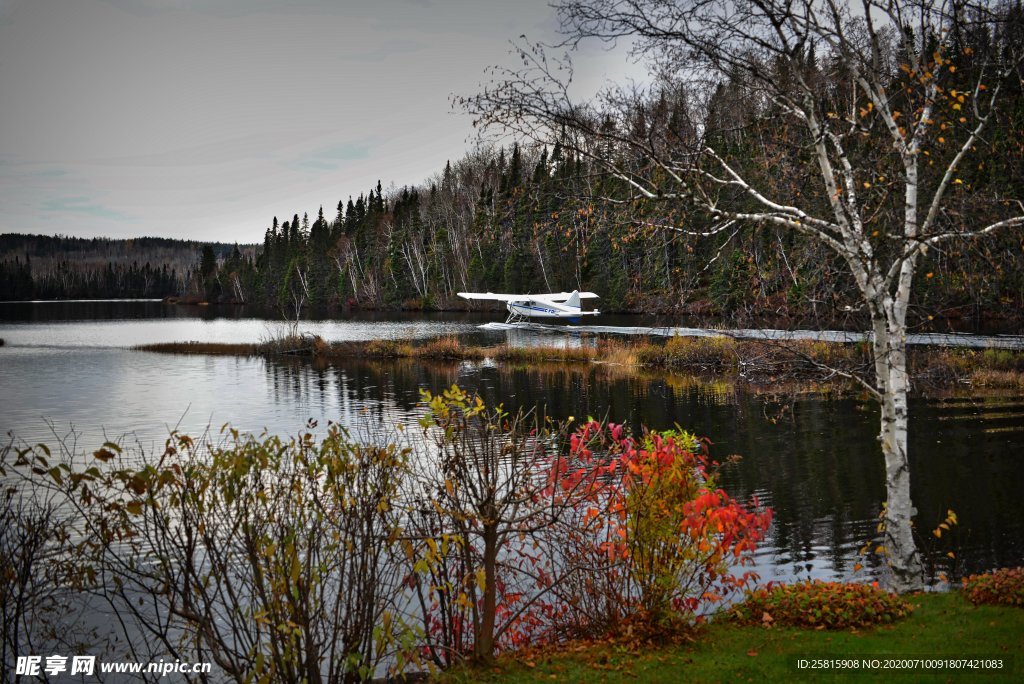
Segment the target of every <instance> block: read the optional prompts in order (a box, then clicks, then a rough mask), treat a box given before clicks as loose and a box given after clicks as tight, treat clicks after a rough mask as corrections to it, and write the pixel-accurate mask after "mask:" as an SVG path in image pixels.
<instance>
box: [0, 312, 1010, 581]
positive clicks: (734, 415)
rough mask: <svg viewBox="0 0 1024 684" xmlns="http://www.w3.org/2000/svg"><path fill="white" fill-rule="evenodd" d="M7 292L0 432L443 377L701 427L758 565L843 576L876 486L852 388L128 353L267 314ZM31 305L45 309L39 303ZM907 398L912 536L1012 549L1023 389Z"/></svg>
mask: <svg viewBox="0 0 1024 684" xmlns="http://www.w3.org/2000/svg"><path fill="white" fill-rule="evenodd" d="M14 306H15V305H2V306H0V319H6V321H7V322H5V323H2V324H0V337H2V338H5V339H6V340H7V342H8V344H7V345H6V346H4V347H2V348H0V433H6V432H7V431H9V430H10V431H13V432H14V433H15V434H16V435H17V436H18V437H19V438H21V439H23V440H24V441H26V442H29V443H36V442H41V441H42V442H51V443H52V441H53V439H54V437H53V434H52V433H51V431H50V428H49V426H48V425H47V422H46V419H51V420H53V421H54V427H55V430H56V432H58V434H64V433H65V432H66V431H67V430H68V428H69V426H72V425H73V426H74V427H75V428H76V429H77V430H78V432H79V434H80V438H79V444H80V446H81V448H83V449H94V448H96V447H97V446H98V445H99V444H100V443H101V442H102V441H104V439H105V437H106V436H110V437H118V436H121V435H128V438H129V440H132V441H134V440H138V441H139V442H140V443H141V444H142V445H143V446H145V447H147V448H149V449H153V448H158V447H160V446H162V444H163V441H164V439H165V438H166V436H167V432H168V430H170V429H172V428H174V427H179V428H180V429H181V430H182V431H184V432H186V433H189V434H199V433H202V432H203V431H204V430H206V429H207V427H212V429H213V430H214V431H216V430H217V429H218V428H219V426H220V425H221V424H223V423H228V422H230V423H232V424H233V425H234V426H235V427H237V428H238V429H240V430H243V431H251V432H260V431H262V430H263V429H267V430H269V431H270V432H274V433H278V434H283V435H289V434H296V433H297V432H298V431H299V430H300V429H302V427H303V426H304V425H305V424H306V422H307V421H308V420H309V419H313V420H316V421H318V422H319V423H320V425H321V426H324V425H326V423H327V421H330V420H333V421H336V422H340V423H341V424H343V425H345V426H346V427H349V428H350V429H353V430H356V431H358V430H359V429H360V428H361V427H363V426H371V427H372V426H375V425H379V424H381V423H384V424H386V425H389V426H390V425H394V424H396V423H404V424H406V425H414V424H415V421H416V419H417V417H418V416H419V415H420V408H419V406H418V402H419V399H420V390H421V389H429V390H431V391H433V392H438V391H441V390H443V389H444V388H446V387H449V386H451V385H452V384H453V383H458V384H460V385H462V386H463V387H466V388H468V389H471V390H474V391H478V392H479V393H480V394H481V395H482V396H483V397H484V399H485V400H486V401H488V402H489V403H494V404H496V403H499V402H501V403H504V404H505V406H506V408H508V409H509V410H516V409H518V408H527V409H534V410H537V411H539V412H541V413H546V414H548V415H551V416H553V417H555V418H559V419H561V418H566V417H568V416H575V417H577V418H579V419H582V418H585V417H587V416H593V417H596V418H605V417H608V418H610V419H612V420H616V421H621V422H626V423H628V424H629V425H631V426H632V427H633V428H634V429H638V428H639V427H640V425H642V424H643V425H647V426H650V427H652V428H655V429H667V428H671V427H673V426H674V425H677V424H678V425H680V426H682V427H684V428H686V429H689V430H692V431H694V432H696V433H698V434H701V435H705V436H707V437H708V438H709V439H711V440H712V442H713V446H712V454H713V455H714V456H715V457H716V458H718V459H720V460H723V461H724V460H725V459H726V457H728V456H730V455H734V454H736V455H739V456H741V457H742V458H741V459H739V460H736V461H735V462H730V463H729V464H728V465H726V466H725V467H724V470H723V477H722V483H723V485H724V486H725V488H726V489H727V490H729V492H730V493H731V494H733V495H734V496H737V497H739V498H741V499H749V498H751V497H754V496H757V497H758V498H759V499H760V500H761V501H762V502H763V503H764V504H766V505H770V506H771V507H772V508H774V509H775V511H776V517H775V522H774V525H773V529H772V533H771V538H770V540H769V543H768V544H766V545H765V546H764V547H763V548H762V550H761V551H760V553H759V555H758V557H757V562H758V568H759V570H760V571H761V574H762V575H763V576H764V577H765V578H766V579H767V578H773V577H779V578H792V577H794V576H799V577H806V576H808V575H810V576H818V577H847V576H849V575H850V574H851V573H852V572H853V566H854V563H856V562H858V560H859V559H858V557H857V549H858V548H859V547H860V546H861V544H862V543H863V542H864V541H865V540H867V539H869V538H871V537H873V536H874V534H875V526H876V524H877V515H878V512H879V509H880V506H881V502H882V500H883V498H884V487H883V464H882V457H881V454H880V452H879V449H878V444H877V441H876V438H875V435H876V433H877V425H878V415H877V410H876V408H875V406H874V405H873V403H871V402H870V401H866V400H862V399H858V398H849V397H847V398H828V397H822V396H800V395H797V396H790V395H788V394H786V393H785V392H781V391H780V392H779V393H778V394H777V395H775V396H755V395H753V394H751V393H750V392H747V391H743V390H742V389H737V388H736V386H734V385H733V384H730V383H728V382H725V381H709V380H707V379H695V378H690V377H685V376H677V375H663V374H653V373H652V374H646V375H645V374H637V373H631V372H626V371H624V370H623V369H621V368H616V367H611V366H590V367H586V368H582V369H580V368H570V367H568V366H564V365H563V366H551V367H548V368H543V369H537V368H530V369H527V368H523V367H515V366H507V365H506V366H501V367H499V366H496V365H494V364H489V363H481V364H476V363H463V364H432V363H425V362H422V361H411V360H403V361H396V362H391V363H366V362H350V363H344V364H339V365H323V364H319V365H318V364H311V363H309V362H307V361H304V360H301V359H285V360H273V361H268V360H264V359H260V358H233V357H198V356H171V355H160V354H150V353H140V352H131V351H127V350H125V349H124V348H123V347H125V346H127V345H129V344H137V343H139V339H140V338H156V340H157V341H168V340H174V339H223V340H224V341H229V340H235V339H238V340H243V341H252V339H253V335H254V334H255V336H256V337H257V338H258V337H259V334H260V332H261V331H262V330H264V329H265V328H266V327H267V326H269V325H275V323H273V322H268V321H265V320H262V319H252V318H236V319H226V318H217V319H216V320H213V321H204V320H202V319H201V318H196V317H194V316H180V315H178V314H179V313H181V312H182V307H168V306H167V305H164V304H162V303H159V302H156V303H151V302H148V303H147V302H142V303H140V302H132V303H129V304H125V305H123V306H122V305H121V304H110V303H99V304H95V305H93V304H90V305H87V306H84V307H83V305H81V304H80V303H75V304H74V305H73V306H72V305H68V306H69V307H71V308H68V309H67V310H66V311H64V313H63V314H59V313H54V312H55V311H58V309H60V306H58V305H46V306H44V307H39V306H32V305H26V307H27V308H26V310H27V311H35V312H36V313H29V314H25V316H23V319H17V316H15V315H14V314H11V313H10V312H11V307H14ZM50 307H57V308H50ZM44 310H49V313H39V312H41V311H44ZM61 316H63V318H62V317H61ZM72 316H77V317H79V318H76V319H74V320H71V317H72ZM133 316H137V317H135V318H133ZM478 321H479V317H478V318H477V319H473V318H472V317H468V318H467V317H463V318H457V319H452V318H446V317H440V316H436V317H429V316H419V315H410V316H408V317H399V318H395V320H388V321H384V322H382V321H379V320H374V319H373V318H372V317H369V318H354V319H348V320H344V321H321V322H320V323H318V324H317V325H320V326H321V328H322V329H323V330H325V331H328V335H329V336H331V335H333V336H335V338H336V339H341V338H343V339H371V338H373V337H390V338H408V337H410V336H412V337H415V336H423V337H428V336H435V335H437V334H446V332H453V331H454V332H459V331H463V332H459V334H464V335H469V336H482V338H481V339H482V341H484V342H486V343H488V344H494V343H497V342H501V341H505V340H506V339H507V335H506V333H482V332H480V331H478V330H477V328H476V325H477V322H478ZM183 330H184V331H185V332H186V333H187V334H182V333H181V331H183ZM346 336H347V337H346ZM225 338H226V339H225ZM546 339H548V338H547V337H546ZM511 341H512V342H516V343H524V344H525V343H529V339H524V340H517V339H513V340H511ZM592 341H593V338H587V337H580V338H567V341H566V343H567V344H589V343H592ZM911 410H912V416H913V418H912V424H911V433H910V434H911V444H910V447H911V460H912V467H913V496H914V499H915V502H916V505H917V506H918V509H919V514H918V517H917V520H918V525H919V527H920V532H921V533H922V534H921V537H922V540H923V542H924V543H925V544H933V543H934V542H936V541H937V540H935V538H934V537H932V536H931V534H930V531H931V530H932V529H933V528H934V527H935V526H936V525H937V524H938V523H939V522H940V521H941V520H942V519H943V518H944V517H945V515H946V511H947V510H948V509H953V510H954V511H956V512H957V514H958V517H959V519H960V526H959V528H955V529H954V531H953V533H952V534H951V535H947V536H948V537H949V540H950V541H951V542H952V545H951V546H949V547H941V550H942V552H943V553H944V552H945V551H946V550H953V551H955V552H956V555H957V562H958V563H959V564H960V565H961V568H960V569H961V570H962V571H976V570H982V569H987V568H992V567H997V566H1007V565H1017V564H1021V563H1022V562H1024V542H1022V539H1024V497H1022V496H1020V492H1021V491H1024V463H1022V462H1021V460H1020V455H1021V454H1022V453H1024V399H1021V398H1020V397H1012V396H1010V397H990V398H964V397H947V398H938V399H925V398H917V399H914V400H913V401H912V405H911ZM321 429H322V428H321ZM946 538H947V537H944V538H943V543H944V542H945V540H946ZM936 548H940V547H936ZM867 564H868V566H869V567H871V565H870V562H869V563H867Z"/></svg>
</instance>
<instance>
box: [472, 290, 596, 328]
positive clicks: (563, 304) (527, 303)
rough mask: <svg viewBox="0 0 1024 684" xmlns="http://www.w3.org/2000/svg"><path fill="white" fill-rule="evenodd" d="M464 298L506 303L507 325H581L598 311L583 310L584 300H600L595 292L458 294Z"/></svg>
mask: <svg viewBox="0 0 1024 684" xmlns="http://www.w3.org/2000/svg"><path fill="white" fill-rule="evenodd" d="M458 295H459V296H460V297H462V298H463V299H479V300H490V301H496V302H505V308H506V309H508V318H507V319H505V323H517V322H519V321H525V320H526V319H527V318H567V319H569V321H570V322H572V323H578V322H579V320H580V318H581V317H583V316H596V315H597V314H599V313H601V312H600V311H597V310H596V309H595V310H593V311H584V310H583V308H582V306H581V305H580V300H581V299H597V298H598V296H597V295H596V294H594V293H593V292H580V291H579V290H573V291H572V292H551V293H549V294H495V293H494V292H459V293H458Z"/></svg>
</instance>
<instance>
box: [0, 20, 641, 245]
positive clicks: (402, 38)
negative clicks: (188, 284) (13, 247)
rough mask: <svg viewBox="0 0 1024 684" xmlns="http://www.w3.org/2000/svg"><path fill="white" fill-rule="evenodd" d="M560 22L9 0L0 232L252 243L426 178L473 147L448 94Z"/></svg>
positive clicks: (0, 120)
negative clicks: (297, 216)
mask: <svg viewBox="0 0 1024 684" xmlns="http://www.w3.org/2000/svg"><path fill="white" fill-rule="evenodd" d="M552 26H554V20H553V14H552V11H551V10H550V8H549V7H547V0H520V1H519V2H514V3H513V2H503V1H499V0H492V1H486V0H481V1H479V2H472V1H470V0H461V1H457V2H450V1H446V2H442V1H440V0H438V1H436V2H429V1H409V2H399V1H391V2H386V1H377V2H372V1H369V0H360V1H357V2H351V1H344V2H341V1H337V0H296V1H294V2H271V1H270V0H47V1H46V2H42V1H33V2H17V1H16V0H0V93H3V96H2V97H0V232H7V231H18V232H31V231H35V232H64V233H68V234H76V235H84V236H90V235H113V236H123V235H126V234H131V233H144V234H150V235H168V236H181V237H200V236H204V237H205V236H209V237H216V238H220V239H224V240H238V241H253V240H258V239H260V237H261V236H262V233H263V230H264V228H265V227H266V225H267V224H268V223H269V221H270V218H271V217H272V216H274V215H279V216H282V215H287V216H290V215H291V214H293V213H295V212H299V213H302V212H303V211H310V212H312V211H314V210H315V209H316V207H318V206H319V205H321V204H323V205H324V206H325V207H327V206H333V205H334V204H335V203H337V201H338V200H340V199H343V198H347V197H348V196H349V195H358V194H359V193H360V192H365V191H366V189H368V188H369V187H370V186H371V185H373V184H375V183H376V181H377V180H378V179H380V180H381V181H382V182H383V183H384V185H385V186H387V185H389V184H390V183H392V182H393V183H395V184H396V185H399V186H401V185H406V184H413V183H419V182H421V181H422V180H423V179H424V178H425V177H427V176H428V175H430V174H433V173H435V172H437V171H439V170H440V169H442V168H443V166H444V163H445V161H446V160H447V159H456V158H458V157H460V156H461V155H462V153H463V151H464V150H465V149H466V148H467V147H468V145H469V144H471V143H470V142H468V141H469V140H470V139H471V137H472V128H471V126H470V121H469V119H468V117H465V116H461V115H457V114H456V115H453V114H452V111H451V106H450V102H449V95H450V94H451V93H452V92H457V93H469V92H474V91H475V90H476V89H477V88H478V86H479V84H480V83H481V82H482V81H483V80H484V79H485V78H486V76H485V75H484V69H485V67H487V66H488V65H493V64H499V63H504V64H509V63H510V58H509V56H508V54H507V53H508V49H509V46H508V41H509V40H510V39H513V38H515V37H516V36H518V35H520V34H522V33H526V34H527V35H529V36H530V37H531V38H534V39H542V38H545V37H548V38H550V37H553V36H552V34H551V30H552ZM624 66H628V65H627V63H626V61H625V60H624V58H623V57H622V55H621V54H612V53H604V52H602V51H600V50H595V51H592V52H588V53H585V54H583V55H581V61H580V63H579V64H578V69H577V82H578V83H581V84H586V87H590V88H592V89H596V88H597V86H598V85H599V84H600V83H601V81H602V80H603V78H604V77H605V74H607V73H614V72H616V70H621V69H622V68H623V67H624ZM62 217H63V218H64V219H66V221H67V223H66V225H64V224H61V219H62ZM130 217H135V218H134V219H133V220H131V221H129V220H127V219H129V218H130Z"/></svg>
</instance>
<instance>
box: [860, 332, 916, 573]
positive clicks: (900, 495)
mask: <svg viewBox="0 0 1024 684" xmlns="http://www.w3.org/2000/svg"><path fill="white" fill-rule="evenodd" d="M873 332H874V339H873V342H872V344H873V345H874V358H875V376H876V382H877V384H878V387H879V388H880V390H881V395H882V399H881V401H880V402H879V406H880V413H881V430H880V432H879V434H878V440H879V442H880V443H881V446H882V455H883V457H884V458H885V491H886V505H885V515H884V522H885V531H884V536H883V547H884V549H885V556H886V559H887V560H888V563H889V568H890V570H891V572H892V575H893V577H892V586H893V588H895V589H896V590H897V591H900V592H907V591H919V590H920V589H922V588H923V571H922V566H921V559H920V555H919V554H918V551H917V545H916V544H915V542H914V535H913V518H914V515H916V513H917V510H916V509H915V508H914V505H913V500H912V498H911V495H910V461H909V457H908V456H909V455H908V450H907V434H908V431H909V420H910V413H909V411H908V406H907V395H908V390H909V388H910V382H909V376H908V375H907V354H906V325H905V324H904V323H903V322H902V321H892V322H891V323H890V321H888V320H886V319H882V320H876V321H875V325H874V331H873Z"/></svg>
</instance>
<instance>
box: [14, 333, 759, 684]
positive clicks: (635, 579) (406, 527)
mask: <svg viewBox="0 0 1024 684" xmlns="http://www.w3.org/2000/svg"><path fill="white" fill-rule="evenodd" d="M394 344H395V343H380V348H381V351H385V350H387V349H392V350H393V349H394V346H393V345H394ZM442 344H443V343H442ZM423 405H424V408H425V411H424V414H423V416H422V419H421V421H420V423H419V425H420V427H421V428H422V432H418V433H417V431H416V430H409V429H408V428H402V429H398V428H395V429H394V430H391V431H389V430H388V429H387V428H385V427H381V428H379V429H378V430H377V431H375V432H372V433H371V432H366V433H363V434H362V436H361V437H360V438H356V437H354V436H353V435H351V434H349V433H348V432H347V431H346V430H344V429H342V428H341V427H339V426H337V425H334V424H329V425H328V426H327V427H326V429H325V430H320V429H316V426H315V425H314V424H310V425H309V426H308V428H307V429H306V430H304V431H302V432H300V433H299V434H298V435H297V436H296V437H294V438H290V439H282V438H280V437H277V436H274V435H266V434H264V435H250V434H245V433H240V432H239V431H237V430H234V429H231V428H230V427H228V426H225V427H224V428H223V429H222V431H221V435H220V437H215V436H211V435H206V436H204V437H203V438H202V439H200V440H197V439H193V438H191V437H189V436H187V435H182V434H177V433H173V434H172V435H171V436H170V438H169V439H168V441H167V442H166V444H165V448H164V450H163V451H162V452H156V453H152V454H143V453H139V452H138V451H137V450H136V451H132V450H127V451H125V450H124V449H122V447H121V446H120V445H118V444H116V443H113V442H108V443H105V444H104V445H103V446H102V447H101V448H99V449H97V450H96V451H95V452H93V453H92V454H91V457H90V455H89V454H81V453H77V452H75V453H72V452H71V451H69V450H67V449H64V450H63V451H62V452H61V454H60V455H59V457H58V456H54V457H51V455H50V452H49V451H48V450H47V448H46V447H44V446H42V445H37V446H34V447H30V446H25V447H23V448H19V449H16V450H15V449H11V448H7V449H4V450H0V456H2V459H0V466H2V468H3V469H0V476H4V477H8V478H10V481H11V483H12V486H13V485H15V484H16V485H17V486H18V487H21V488H22V489H19V490H18V491H22V490H24V491H25V492H28V491H32V492H33V494H32V497H21V498H17V497H13V495H12V494H10V491H13V490H10V489H9V490H8V497H7V500H6V508H5V507H3V506H0V522H3V523H4V529H3V530H0V546H2V547H3V549H5V550H6V551H7V552H8V553H9V555H10V557H11V558H10V561H11V562H8V559H4V560H3V561H2V562H0V571H3V577H0V579H2V580H3V581H2V582H0V591H2V592H3V596H5V597H9V596H14V595H15V594H17V592H19V591H22V589H24V588H25V587H27V586H28V585H25V586H22V585H18V584H17V583H12V582H9V581H7V580H8V579H9V578H10V577H11V576H12V575H11V568H15V567H16V566H18V564H19V563H22V562H23V561H24V560H25V554H30V553H33V549H36V550H39V549H43V550H45V551H46V553H43V554H41V555H40V554H36V556H35V558H34V559H29V560H32V561H33V562H36V563H37V565H38V566H39V568H40V570H39V572H38V573H37V574H34V578H38V579H39V581H40V582H42V583H44V584H45V583H46V582H50V583H51V585H52V586H50V585H48V586H50V589H51V590H60V591H64V590H65V588H66V587H67V588H72V589H75V590H82V591H86V592H88V593H89V594H91V595H93V596H99V597H102V600H103V601H105V602H106V606H105V607H106V608H107V609H109V610H110V611H111V613H112V614H114V615H116V616H117V620H116V622H115V623H113V624H114V626H113V627H112V629H114V630H119V632H118V633H119V637H118V639H123V640H124V641H125V642H129V643H130V645H131V648H132V649H133V653H135V654H136V655H137V656H138V657H139V658H140V659H145V660H151V661H152V660H157V659H159V658H162V657H165V656H167V654H176V655H177V654H179V653H180V654H182V657H184V656H186V655H187V656H188V657H189V658H190V659H192V660H210V661H212V662H214V663H216V665H217V667H218V668H219V669H220V670H221V672H222V673H223V675H224V677H225V678H230V679H234V680H237V681H253V682H262V681H266V682H271V681H301V680H306V681H316V680H317V679H318V678H323V679H324V680H326V681H362V680H369V679H373V678H375V677H380V676H381V675H388V676H398V675H400V674H402V673H403V672H408V671H410V670H416V671H421V670H423V669H424V668H429V669H437V668H447V667H449V666H451V665H454V664H456V663H458V662H459V661H461V660H466V659H471V660H475V661H477V662H489V661H491V660H493V658H494V656H495V655H496V654H498V653H500V652H502V651H509V650H515V649H519V648H522V647H525V646H533V645H537V644H540V643H552V642H557V641H560V640H562V639H564V638H568V637H573V636H575V637H603V636H607V635H614V634H615V633H617V632H618V633H621V632H622V631H624V630H626V631H633V632H636V631H641V632H642V631H645V630H646V633H647V634H648V635H651V636H656V635H659V634H663V633H677V632H679V631H680V630H682V629H686V628H688V627H689V626H690V625H692V624H693V623H694V622H695V621H697V620H699V619H701V618H702V616H703V615H705V614H707V613H708V612H710V611H712V610H713V609H714V608H715V607H716V606H717V605H719V603H720V601H721V600H722V599H723V598H724V597H726V596H727V595H729V594H731V593H733V592H736V591H739V590H741V589H743V588H745V587H746V586H748V585H749V584H750V583H751V582H753V581H754V580H755V576H754V575H753V574H752V573H750V572H744V571H743V570H744V568H743V566H744V565H745V564H746V563H747V562H748V561H749V559H750V556H751V552H752V551H753V550H754V548H755V546H756V544H757V543H758V542H759V541H760V540H761V539H762V538H763V536H764V534H765V532H766V530H767V528H768V525H769V522H770V518H771V514H770V512H769V511H766V510H760V509H759V508H758V507H757V505H756V502H754V505H753V506H751V507H748V506H745V505H742V504H740V503H739V502H737V501H735V500H734V499H732V498H731V497H729V496H728V495H727V494H726V493H725V492H724V491H722V490H721V489H720V488H719V487H718V486H717V477H716V471H717V464H715V463H714V462H713V461H712V460H711V459H710V458H709V456H708V453H707V448H706V444H705V442H704V441H702V440H700V439H698V438H696V437H695V436H694V435H692V434H689V433H686V432H683V431H672V432H646V431H645V432H641V433H640V434H637V435H633V434H630V432H629V431H628V430H626V429H625V428H624V427H623V426H621V425H617V424H612V423H600V422H597V421H592V420H589V421H586V422H584V423H583V424H582V425H580V424H577V423H574V422H573V421H572V420H569V421H567V422H556V421H551V420H549V419H541V418H539V417H537V416H536V415H535V414H532V413H529V412H525V413H524V412H516V413H510V412H507V411H505V410H504V409H503V408H502V407H501V406H500V405H498V406H490V405H487V404H485V403H484V402H483V400H482V399H481V398H480V397H479V396H476V395H472V394H470V393H467V392H465V391H463V390H462V389H460V388H458V387H457V386H453V387H452V388H450V389H448V390H445V391H444V392H442V393H440V394H438V395H433V394H431V393H429V392H424V394H423ZM83 459H84V460H83ZM40 492H42V493H43V494H45V495H46V496H47V497H50V498H48V499H46V500H47V501H53V502H55V504H54V508H53V509H52V510H50V514H48V516H46V517H42V518H40V517H39V516H33V515H29V513H31V511H30V510H29V509H26V508H25V507H24V503H25V502H32V501H36V502H38V501H41V500H42V499H39V498H38V496H37V495H38V494H39V493H40ZM54 511H59V512H60V513H61V515H60V517H59V519H58V518H55V517H54V516H53V515H52V513H53V512H54ZM43 512H44V513H45V512H46V511H43ZM41 525H42V526H46V527H47V529H45V530H41V532H40V534H39V535H36V537H35V538H36V539H37V541H38V543H37V544H35V545H28V544H26V543H24V539H25V538H26V537H25V535H24V533H26V531H31V530H34V529H37V528H39V527H40V526H41ZM50 528H52V529H50ZM54 540H59V541H61V542H62V543H64V546H63V547H58V546H55V545H54V544H52V541H54ZM58 551H59V553H57V552H58ZM58 559H63V560H65V561H68V560H73V563H71V562H65V563H64V564H63V566H57V565H55V563H56V562H57V560H58ZM44 566H45V567H44ZM58 567H60V568H62V569H61V572H57V571H56V568H58ZM69 572H71V574H69ZM69 578H72V579H74V582H72V581H71V580H70V579H69ZM51 579H52V581H51ZM58 581H59V584H56V582H58ZM23 584H24V583H23ZM29 588H32V589H33V591H37V592H39V591H42V592H43V593H42V594H38V595H47V594H46V590H47V588H46V587H45V586H44V587H39V588H36V587H29ZM9 603H10V602H9V601H8V600H7V599H6V598H5V601H4V606H5V610H6V608H7V606H8V605H9ZM16 603H17V602H14V603H10V604H11V605H15V604H16ZM8 617H10V616H9V615H8V614H7V613H5V614H4V634H3V637H4V638H3V645H4V649H5V653H16V652H19V651H18V649H19V648H21V647H23V646H24V644H25V643H27V642H25V641H24V639H28V638H33V639H35V638H36V637H37V636H38V635H36V634H32V635H24V637H23V636H22V634H23V631H22V630H21V626H27V627H26V628H28V627H31V629H32V630H37V629H41V628H42V627H41V626H42V625H43V624H44V622H47V621H44V620H35V619H28V618H27V617H26V615H25V614H24V612H22V614H19V615H14V616H13V618H12V619H10V620H9V619H8ZM37 625H38V626H40V627H36V626H37ZM75 633H76V634H80V635H85V634H87V632H85V631H80V632H77V631H76V632H75ZM181 634H189V635H192V637H191V640H190V642H189V643H188V644H182V643H180V640H179V636H180V635H181ZM36 643H39V642H38V639H37V640H36ZM87 646H88V645H87Z"/></svg>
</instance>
